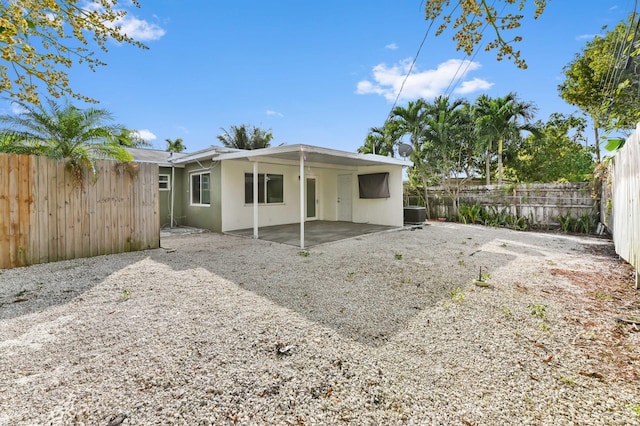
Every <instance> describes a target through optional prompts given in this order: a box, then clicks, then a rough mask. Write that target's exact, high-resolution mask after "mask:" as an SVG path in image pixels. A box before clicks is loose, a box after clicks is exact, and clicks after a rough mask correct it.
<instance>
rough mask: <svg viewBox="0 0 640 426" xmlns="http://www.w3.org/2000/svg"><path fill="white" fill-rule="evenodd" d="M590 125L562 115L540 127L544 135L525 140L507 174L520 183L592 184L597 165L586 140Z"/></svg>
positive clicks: (579, 119) (550, 119)
mask: <svg viewBox="0 0 640 426" xmlns="http://www.w3.org/2000/svg"><path fill="white" fill-rule="evenodd" d="M586 125H587V123H586V119H585V118H583V117H575V116H574V115H564V114H559V113H554V114H552V115H551V116H550V117H549V121H547V122H546V123H542V122H538V123H536V127H538V128H539V129H540V131H539V132H538V133H537V134H531V135H529V136H528V137H527V138H525V140H524V143H523V145H522V147H521V149H520V150H519V152H518V155H517V158H516V159H515V161H514V162H513V165H512V167H510V168H509V170H507V171H506V173H507V174H509V175H510V176H511V177H512V178H513V179H515V180H517V181H520V182H585V181H590V180H591V179H592V177H593V170H594V167H595V161H594V156H593V151H594V150H593V148H592V147H588V146H587V144H586V139H585V137H584V132H585V129H586Z"/></svg>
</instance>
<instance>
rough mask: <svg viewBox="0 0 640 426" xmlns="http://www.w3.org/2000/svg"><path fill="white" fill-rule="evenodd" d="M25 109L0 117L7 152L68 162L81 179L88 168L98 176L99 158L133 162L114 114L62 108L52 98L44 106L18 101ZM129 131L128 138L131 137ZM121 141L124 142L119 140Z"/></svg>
mask: <svg viewBox="0 0 640 426" xmlns="http://www.w3.org/2000/svg"><path fill="white" fill-rule="evenodd" d="M16 103H17V104H18V105H19V106H20V107H21V108H22V112H20V113H19V114H17V115H0V123H3V124H5V125H6V126H7V127H5V128H3V129H0V137H1V138H2V139H3V140H4V141H5V143H4V144H0V148H1V149H2V151H4V152H10V153H16V154H29V155H44V156H47V157H51V158H56V159H61V160H66V163H67V166H68V167H69V168H70V169H71V170H72V172H73V174H74V176H76V177H77V178H80V177H81V176H82V170H83V169H84V168H87V169H89V170H90V171H91V172H92V173H93V174H94V176H95V173H96V168H95V161H96V160H97V159H114V160H119V161H131V159H132V157H131V154H130V153H129V152H128V151H127V150H126V148H125V147H124V146H122V145H121V144H120V141H121V138H122V136H123V127H122V126H119V125H109V124H106V123H107V122H109V121H111V120H112V116H111V114H110V113H109V112H108V111H106V110H103V109H96V108H88V109H85V110H82V109H79V108H76V107H74V106H73V105H71V104H69V103H68V102H65V104H64V105H62V106H61V105H58V104H57V103H56V102H55V101H54V100H52V99H48V100H47V105H48V110H47V108H45V106H44V105H31V104H28V103H26V102H20V101H16ZM128 135H129V133H128V132H127V133H126V135H125V136H127V137H128ZM119 138H120V139H119Z"/></svg>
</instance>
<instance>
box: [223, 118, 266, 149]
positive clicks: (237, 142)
mask: <svg viewBox="0 0 640 426" xmlns="http://www.w3.org/2000/svg"><path fill="white" fill-rule="evenodd" d="M221 130H222V131H223V132H224V133H223V134H221V135H218V136H217V137H218V140H219V141H220V142H222V144H223V145H224V146H226V147H227V148H236V149H259V148H268V147H270V146H271V140H272V139H273V134H272V133H271V130H262V129H260V128H259V127H254V126H249V125H246V124H241V125H240V126H231V127H230V128H229V131H227V130H225V129H221Z"/></svg>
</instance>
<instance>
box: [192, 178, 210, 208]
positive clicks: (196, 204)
mask: <svg viewBox="0 0 640 426" xmlns="http://www.w3.org/2000/svg"><path fill="white" fill-rule="evenodd" d="M203 175H208V176H209V188H207V191H209V202H208V203H203V202H202V193H203V188H202V176H203ZM195 176H200V203H194V202H193V178H194V177H195ZM189 203H190V205H191V206H196V207H209V206H211V172H210V171H209V170H201V171H198V172H192V173H190V174H189Z"/></svg>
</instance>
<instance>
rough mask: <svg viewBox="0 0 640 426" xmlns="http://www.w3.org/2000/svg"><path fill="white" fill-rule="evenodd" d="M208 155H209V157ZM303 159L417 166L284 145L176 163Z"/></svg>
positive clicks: (371, 156)
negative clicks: (209, 160)
mask: <svg viewBox="0 0 640 426" xmlns="http://www.w3.org/2000/svg"><path fill="white" fill-rule="evenodd" d="M207 154H208V155H207ZM301 155H302V158H303V160H304V161H305V162H309V163H315V164H319V165H322V164H325V165H338V166H351V167H359V166H380V165H390V166H401V167H408V166H412V165H413V163H412V162H411V161H409V160H406V159H398V158H393V157H384V156H382V155H375V154H360V153H354V152H347V151H340V150H336V149H330V148H321V147H317V146H312V145H301V144H299V145H281V146H276V147H271V148H262V149H254V150H241V151H235V152H226V153H220V152H219V151H216V150H215V149H212V150H209V151H208V152H207V151H203V152H201V153H199V155H198V156H197V157H196V156H192V155H191V156H186V157H183V158H180V159H178V160H176V163H178V164H184V163H188V162H190V161H195V160H201V159H205V158H211V159H212V160H214V161H224V160H246V161H251V162H266V163H282V164H291V163H293V162H295V163H297V162H298V161H300V158H301Z"/></svg>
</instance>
